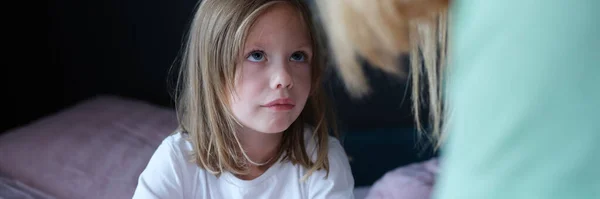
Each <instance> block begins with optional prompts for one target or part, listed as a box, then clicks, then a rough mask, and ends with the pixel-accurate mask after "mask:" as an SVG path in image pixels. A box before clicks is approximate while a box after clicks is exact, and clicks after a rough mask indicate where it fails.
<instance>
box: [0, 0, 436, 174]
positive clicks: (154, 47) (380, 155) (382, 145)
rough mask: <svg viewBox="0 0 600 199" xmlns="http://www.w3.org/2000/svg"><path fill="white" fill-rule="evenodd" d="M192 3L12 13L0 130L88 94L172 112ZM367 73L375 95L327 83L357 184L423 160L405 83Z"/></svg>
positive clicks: (129, 0) (106, 4)
mask: <svg viewBox="0 0 600 199" xmlns="http://www.w3.org/2000/svg"><path fill="white" fill-rule="evenodd" d="M196 4H197V2H196V1H193V0H172V1H164V0H163V1H158V0H143V1H142V0H104V1H85V0H50V1H48V4H47V7H46V9H45V10H44V9H42V10H41V11H40V12H29V13H30V14H23V13H21V15H19V17H18V18H19V20H23V22H20V21H19V22H17V23H16V26H15V28H14V29H13V31H14V32H13V33H16V37H8V38H6V39H8V40H13V41H12V42H13V43H15V47H14V49H15V50H13V51H12V53H11V54H5V55H4V56H6V57H7V59H8V60H12V61H14V62H15V63H14V64H7V66H5V68H8V69H9V70H8V72H6V73H5V74H4V75H3V76H4V77H5V78H4V80H5V81H7V83H5V86H7V87H8V89H5V90H6V92H4V93H5V94H6V95H5V97H4V98H5V99H8V100H9V102H8V103H3V104H4V107H3V109H4V110H5V111H3V112H4V115H5V117H6V118H7V119H5V120H3V122H2V126H1V129H0V130H1V132H5V131H7V130H10V129H12V128H16V127H18V126H22V125H26V124H27V123H29V122H31V121H33V120H36V119H39V118H40V117H44V116H47V115H50V114H53V113H55V112H56V111H59V110H62V109H64V108H67V107H69V106H72V105H74V104H75V103H77V102H80V101H82V100H84V99H87V98H90V97H92V96H95V95H102V94H111V95H120V96H124V97H130V98H135V99H141V100H145V101H148V102H151V103H154V104H156V105H160V106H167V107H171V106H172V104H173V102H172V99H171V96H170V95H169V92H170V91H171V89H172V87H170V85H169V84H167V82H168V81H169V80H170V79H171V80H172V78H170V77H169V70H170V69H171V66H172V65H173V64H174V63H176V61H177V58H178V54H179V52H180V50H181V45H182V42H183V41H184V40H183V36H184V35H185V31H186V29H187V27H188V23H189V22H190V20H191V17H192V15H193V13H192V12H193V11H194V8H195V6H196ZM38 15H39V16H38ZM23 16H24V17H23ZM27 16H29V17H33V18H31V19H26V18H25V17H27ZM9 20H10V18H9ZM46 43H47V45H46V46H44V44H46ZM175 69H176V68H175ZM367 72H368V75H369V77H370V81H371V84H372V86H373V90H374V93H372V95H370V96H368V97H365V98H363V99H353V98H351V97H349V96H348V94H347V93H346V91H345V90H344V88H343V86H342V85H341V84H340V83H339V79H337V74H335V73H332V74H331V75H330V76H329V79H328V81H327V83H328V84H329V85H331V90H330V94H331V95H332V97H333V99H334V102H335V108H336V110H337V111H338V114H337V115H338V118H339V123H340V127H341V129H342V132H343V133H346V134H347V135H348V139H347V140H346V141H347V142H346V145H345V147H346V149H347V151H348V153H349V154H350V155H351V156H353V157H354V162H352V167H353V172H354V174H355V178H356V181H357V185H365V184H370V183H372V182H373V181H374V180H375V179H377V178H378V177H380V176H381V175H382V174H383V173H384V172H385V171H387V170H389V169H392V168H395V167H397V166H402V165H404V164H408V163H411V162H415V161H420V160H423V159H426V158H428V157H430V156H431V155H432V154H431V153H430V152H429V151H428V150H425V149H420V148H416V147H415V146H416V144H417V143H415V140H416V136H415V134H414V130H412V128H413V125H412V124H413V123H412V115H411V109H410V92H405V88H407V86H408V85H407V84H406V83H405V82H406V81H407V80H406V79H398V78H393V77H391V76H387V75H385V74H383V73H382V72H380V71H376V70H370V69H369V70H367ZM43 92H47V93H43ZM7 110H9V111H7ZM367 172H368V173H367Z"/></svg>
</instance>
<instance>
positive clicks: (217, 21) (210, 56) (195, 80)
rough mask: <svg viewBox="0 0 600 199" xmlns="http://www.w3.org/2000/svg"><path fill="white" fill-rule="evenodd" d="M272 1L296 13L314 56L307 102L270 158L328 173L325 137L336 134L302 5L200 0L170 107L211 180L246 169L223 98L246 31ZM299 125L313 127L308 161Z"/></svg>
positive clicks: (313, 35)
mask: <svg viewBox="0 0 600 199" xmlns="http://www.w3.org/2000/svg"><path fill="white" fill-rule="evenodd" d="M278 3H286V4H288V5H291V6H293V7H294V8H296V9H297V11H298V14H299V15H300V16H301V17H302V19H303V20H304V25H306V27H307V29H308V30H309V31H310V37H311V39H312V49H313V52H314V55H313V59H312V60H313V61H312V63H311V64H312V70H311V73H312V74H311V75H312V76H311V78H312V81H311V83H312V85H311V89H312V90H311V93H310V95H309V99H308V101H307V103H306V105H305V107H304V110H303V111H302V113H301V114H300V116H299V117H298V119H297V120H296V121H295V122H293V123H292V125H291V126H290V127H289V128H288V129H287V130H285V131H284V132H283V135H282V136H283V138H282V143H281V145H280V149H279V152H278V153H277V156H276V157H281V158H282V160H283V161H286V160H289V161H291V162H292V163H293V164H300V165H302V166H303V167H305V168H308V169H309V171H308V173H307V175H306V176H305V177H307V176H308V175H310V174H311V173H313V172H314V171H316V170H320V169H325V170H326V171H327V173H328V172H329V162H328V159H327V151H328V150H327V149H328V136H329V134H328V133H329V132H330V131H332V133H333V134H335V135H337V132H336V129H335V125H334V124H332V122H333V120H332V119H331V117H332V116H333V114H332V112H331V111H328V110H329V109H328V108H329V107H327V105H326V98H325V97H326V96H325V93H324V92H323V89H322V88H321V78H322V74H323V67H324V64H322V62H323V60H322V57H321V56H322V54H321V47H320V46H319V45H318V44H319V42H318V41H317V38H318V36H317V35H316V33H317V32H316V31H315V29H314V27H313V19H312V16H311V14H310V12H309V8H308V6H307V5H305V4H304V3H303V2H301V1H300V0H279V1H273V0H204V1H203V2H201V3H200V5H199V7H198V10H197V11H196V13H195V16H194V18H193V21H192V24H191V27H190V29H189V33H188V36H187V42H186V45H185V49H184V54H183V55H182V56H183V57H182V63H181V70H180V74H179V78H178V79H179V81H178V86H177V87H178V88H181V91H179V92H177V94H176V95H177V98H178V99H177V102H176V103H177V104H176V107H177V116H178V119H179V125H180V127H179V128H180V131H181V132H184V133H186V134H188V135H189V136H188V138H189V139H190V141H191V143H192V145H193V152H194V153H193V154H192V157H193V160H194V162H195V163H196V164H197V165H198V166H199V167H201V168H203V169H205V170H207V171H209V172H212V173H213V174H215V175H217V176H218V175H220V174H221V173H223V172H224V171H229V172H231V173H234V174H247V171H248V167H249V166H250V165H248V164H247V162H248V160H247V159H246V156H245V153H244V151H243V149H242V146H241V144H240V142H239V140H238V136H237V133H236V129H237V127H239V125H241V124H240V123H239V122H237V121H236V119H235V117H234V116H233V114H232V112H231V110H230V106H229V103H230V102H229V101H228V100H229V99H230V95H232V94H233V92H234V91H235V90H234V77H235V73H236V71H237V68H236V65H237V64H238V60H240V56H241V54H242V52H241V51H242V49H243V45H244V42H245V41H246V36H247V34H248V31H249V29H250V28H251V26H252V24H253V23H254V21H255V20H256V19H257V18H258V17H259V16H260V15H261V14H262V13H263V12H264V11H266V10H267V9H268V8H269V7H271V6H273V5H274V4H278ZM326 107H327V108H326ZM330 124H331V126H330ZM305 125H309V126H312V127H313V129H312V130H313V135H312V139H313V140H314V141H315V144H316V149H317V155H316V161H314V162H313V161H312V160H311V157H310V156H309V154H307V151H306V149H305V143H304V142H305V141H304V129H305Z"/></svg>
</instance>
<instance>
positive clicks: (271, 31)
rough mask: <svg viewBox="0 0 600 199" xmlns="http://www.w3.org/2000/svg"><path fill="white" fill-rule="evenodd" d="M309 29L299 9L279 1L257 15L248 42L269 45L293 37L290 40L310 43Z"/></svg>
mask: <svg viewBox="0 0 600 199" xmlns="http://www.w3.org/2000/svg"><path fill="white" fill-rule="evenodd" d="M309 31H310V30H309V29H308V28H307V26H306V23H305V22H304V20H303V18H302V15H301V13H300V11H299V10H298V9H296V8H295V7H293V6H292V5H289V4H285V3H278V4H275V5H272V6H271V7H269V8H267V10H265V11H264V12H263V13H262V14H261V15H259V16H258V17H257V19H256V20H255V21H254V24H253V25H252V26H251V27H250V29H249V32H248V37H247V38H246V42H260V43H263V44H264V45H268V44H269V43H272V42H277V41H278V40H280V39H286V40H290V39H292V41H290V42H294V43H310V36H309ZM284 37H285V38H284Z"/></svg>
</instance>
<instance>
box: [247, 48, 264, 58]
mask: <svg viewBox="0 0 600 199" xmlns="http://www.w3.org/2000/svg"><path fill="white" fill-rule="evenodd" d="M254 53H262V54H263V55H264V54H265V51H262V50H259V49H252V50H251V51H250V52H249V53H248V54H246V58H248V57H250V56H251V55H252V54H254Z"/></svg>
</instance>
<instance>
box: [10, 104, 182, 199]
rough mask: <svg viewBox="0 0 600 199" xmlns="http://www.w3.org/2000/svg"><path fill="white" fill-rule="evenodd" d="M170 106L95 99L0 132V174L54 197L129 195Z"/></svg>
mask: <svg viewBox="0 0 600 199" xmlns="http://www.w3.org/2000/svg"><path fill="white" fill-rule="evenodd" d="M176 126H177V123H176V117H175V113H174V111H173V110H171V109H168V108H164V107H158V106H155V105H151V104H149V103H145V102H142V101H137V100H132V99H126V98H120V97H114V96H101V97H96V98H93V99H90V100H87V101H84V102H81V103H80V104H77V105H75V106H73V107H71V108H68V109H66V110H63V111H61V112H58V113H56V114H54V115H50V116H47V117H45V118H41V119H40V120H38V121H35V122H33V123H31V124H29V125H26V126H23V127H21V128H17V129H14V130H12V131H9V132H7V133H6V134H3V135H2V136H0V173H5V174H7V175H9V176H10V177H11V178H13V179H15V180H18V181H20V182H21V183H24V184H26V185H28V186H31V187H35V188H37V189H39V190H42V191H44V192H45V193H49V194H51V195H54V196H56V197H57V198H86V199H95V198H115V199H118V198H131V197H132V196H133V192H134V189H135V187H136V185H137V178H138V176H139V174H140V173H141V171H142V170H143V169H144V167H145V166H146V164H147V163H148V160H149V159H150V157H151V155H152V153H153V152H154V150H155V149H156V147H158V145H159V143H160V142H161V141H162V140H163V139H164V138H165V137H166V136H168V135H169V134H170V133H171V132H173V131H174V130H175V128H176Z"/></svg>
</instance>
